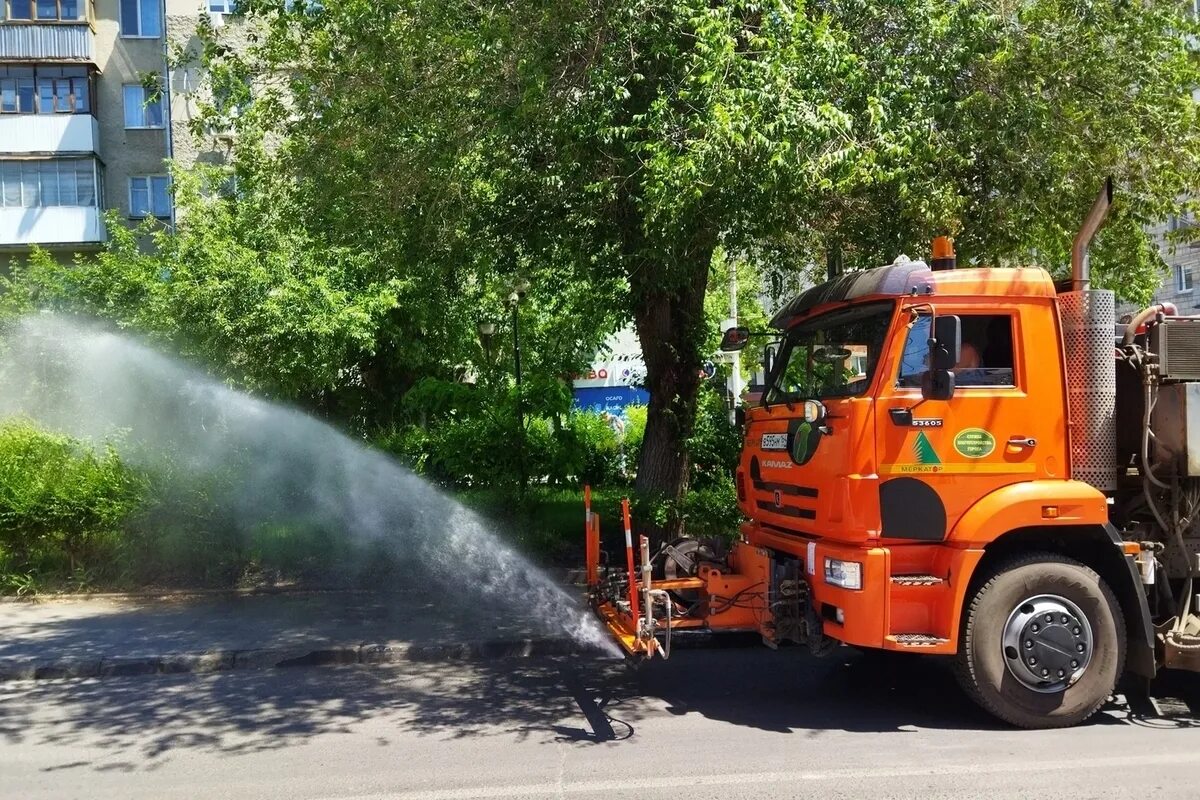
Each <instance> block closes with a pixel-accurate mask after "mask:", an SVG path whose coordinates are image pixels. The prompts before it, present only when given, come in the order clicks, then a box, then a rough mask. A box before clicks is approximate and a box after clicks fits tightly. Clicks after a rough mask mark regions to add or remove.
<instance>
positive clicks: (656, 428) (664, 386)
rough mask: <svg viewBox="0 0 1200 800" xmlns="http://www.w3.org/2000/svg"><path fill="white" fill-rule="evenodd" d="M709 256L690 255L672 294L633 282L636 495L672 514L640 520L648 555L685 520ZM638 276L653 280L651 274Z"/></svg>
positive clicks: (707, 250) (708, 251) (707, 252)
mask: <svg viewBox="0 0 1200 800" xmlns="http://www.w3.org/2000/svg"><path fill="white" fill-rule="evenodd" d="M712 251H713V248H712V247H711V246H709V247H704V248H700V249H699V250H698V251H697V252H695V253H694V254H693V257H692V258H690V259H689V262H690V268H689V270H688V275H687V277H686V279H685V280H684V281H683V282H682V284H681V285H679V287H678V289H676V290H674V291H672V290H669V289H664V288H661V287H659V286H654V285H651V284H649V280H650V278H647V279H646V281H647V282H646V284H645V285H640V286H639V285H638V281H636V280H635V281H634V290H635V292H636V296H637V298H638V299H637V303H636V306H635V310H634V323H635V325H636V326H637V333H638V339H639V340H640V341H641V345H642V357H643V358H644V360H645V362H646V389H647V391H649V393H650V406H649V408H648V410H647V415H646V433H645V437H644V439H643V440H642V451H641V456H640V457H639V459H638V471H637V480H636V481H635V483H634V489H635V490H636V492H637V493H638V495H639V496H642V497H649V498H653V499H655V500H659V501H666V502H667V503H669V504H670V505H671V506H672V509H673V513H671V514H670V516H669V519H668V522H667V524H666V525H665V526H658V525H653V524H648V523H649V521H648V520H644V519H643V520H641V523H640V524H639V529H641V530H643V531H645V532H646V533H647V535H649V536H650V538H651V549H652V551H653V550H655V549H657V547H658V545H660V544H661V543H662V542H663V541H664V540H665V541H670V540H671V539H674V538H676V537H678V536H679V535H681V534H682V533H683V520H682V519H681V518H680V516H679V514H678V513H677V510H678V509H679V504H680V503H681V502H682V501H683V498H684V496H685V495H686V493H687V488H688V475H689V468H690V459H689V457H688V451H687V442H688V439H689V438H690V437H691V435H692V429H693V428H694V427H695V420H696V394H697V391H698V389H699V388H700V367H701V361H702V358H701V356H702V354H701V352H700V346H701V343H702V342H703V341H704V292H705V289H706V288H707V286H708V270H709V265H710V263H711V261H712ZM640 273H641V274H642V275H646V276H652V275H653V274H654V273H655V270H653V269H646V270H642V271H640Z"/></svg>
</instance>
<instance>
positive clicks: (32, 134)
mask: <svg viewBox="0 0 1200 800" xmlns="http://www.w3.org/2000/svg"><path fill="white" fill-rule="evenodd" d="M99 141H100V134H99V127H98V126H97V125H96V118H95V117H93V116H92V115H91V114H4V115H0V153H3V154H5V155H10V154H14V153H21V154H47V155H49V154H62V153H95V152H97V149H96V148H97V144H98V143H99Z"/></svg>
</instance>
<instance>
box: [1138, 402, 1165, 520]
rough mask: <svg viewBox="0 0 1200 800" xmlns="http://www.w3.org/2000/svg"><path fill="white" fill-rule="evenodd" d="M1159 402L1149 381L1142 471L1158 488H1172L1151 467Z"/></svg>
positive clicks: (1144, 420) (1143, 437)
mask: <svg viewBox="0 0 1200 800" xmlns="http://www.w3.org/2000/svg"><path fill="white" fill-rule="evenodd" d="M1157 402H1158V395H1157V393H1152V392H1151V387H1150V384H1149V383H1147V384H1146V402H1145V403H1144V404H1143V405H1144V406H1145V411H1144V412H1143V415H1142V473H1143V474H1144V475H1145V476H1146V477H1147V478H1149V479H1150V482H1151V483H1153V484H1154V485H1155V486H1157V487H1158V488H1160V489H1170V488H1171V487H1170V485H1169V484H1166V483H1163V482H1162V481H1160V480H1159V479H1158V478H1157V477H1155V475H1154V470H1153V469H1152V468H1151V467H1150V414H1151V412H1153V411H1154V406H1155V404H1156V403H1157ZM1146 499H1147V500H1150V497H1149V495H1147V497H1146ZM1150 505H1151V507H1153V505H1154V501H1153V500H1151V501H1150ZM1156 516H1157V514H1156ZM1164 527H1166V526H1164Z"/></svg>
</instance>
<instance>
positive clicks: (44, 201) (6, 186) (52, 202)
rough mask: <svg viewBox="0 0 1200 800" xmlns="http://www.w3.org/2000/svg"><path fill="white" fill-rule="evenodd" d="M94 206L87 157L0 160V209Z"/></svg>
mask: <svg viewBox="0 0 1200 800" xmlns="http://www.w3.org/2000/svg"><path fill="white" fill-rule="evenodd" d="M94 205H96V165H95V161H93V160H92V159H90V158H56V159H49V160H43V161H0V208H42V207H46V206H94Z"/></svg>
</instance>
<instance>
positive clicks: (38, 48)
mask: <svg viewBox="0 0 1200 800" xmlns="http://www.w3.org/2000/svg"><path fill="white" fill-rule="evenodd" d="M94 39H95V35H94V34H93V33H92V28H91V26H90V25H89V24H88V22H87V21H86V20H80V21H79V23H78V24H74V23H68V22H48V23H36V22H33V23H24V22H22V23H17V22H10V23H7V24H3V25H0V62H3V61H63V62H76V63H78V62H83V63H87V64H94V63H95V62H96V54H95V45H94Z"/></svg>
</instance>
